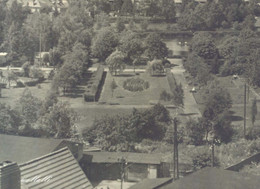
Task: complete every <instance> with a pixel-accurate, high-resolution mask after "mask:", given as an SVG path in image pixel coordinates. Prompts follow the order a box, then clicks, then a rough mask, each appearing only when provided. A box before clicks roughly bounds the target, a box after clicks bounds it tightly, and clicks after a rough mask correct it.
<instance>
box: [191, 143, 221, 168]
mask: <svg viewBox="0 0 260 189" xmlns="http://www.w3.org/2000/svg"><path fill="white" fill-rule="evenodd" d="M190 155H191V158H192V164H193V169H194V170H199V169H202V168H204V167H210V166H211V150H210V149H209V148H208V146H206V147H202V148H200V147H197V148H195V150H194V151H193V152H190ZM219 164H220V163H219V159H218V158H217V157H216V156H215V157H214V165H215V166H219Z"/></svg>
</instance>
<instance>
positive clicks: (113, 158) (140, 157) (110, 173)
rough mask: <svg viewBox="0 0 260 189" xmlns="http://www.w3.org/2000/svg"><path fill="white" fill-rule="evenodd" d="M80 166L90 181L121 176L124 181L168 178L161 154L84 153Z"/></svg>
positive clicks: (167, 168)
mask: <svg viewBox="0 0 260 189" xmlns="http://www.w3.org/2000/svg"><path fill="white" fill-rule="evenodd" d="M80 164H81V165H82V169H83V170H84V171H85V173H86V175H87V176H88V178H89V179H90V180H91V181H102V180H117V179H121V176H122V174H124V179H125V180H126V181H140V180H142V179H145V178H158V177H167V176H170V172H169V171H170V168H169V167H170V165H169V164H168V163H166V162H165V161H163V158H162V154H145V153H131V152H84V155H83V158H82V160H81V161H80ZM122 167H123V169H124V173H122Z"/></svg>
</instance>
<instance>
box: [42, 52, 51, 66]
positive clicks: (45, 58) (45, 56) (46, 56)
mask: <svg viewBox="0 0 260 189" xmlns="http://www.w3.org/2000/svg"><path fill="white" fill-rule="evenodd" d="M42 60H43V62H44V64H45V65H47V64H48V63H50V56H49V54H47V53H45V54H44V55H43V58H42Z"/></svg>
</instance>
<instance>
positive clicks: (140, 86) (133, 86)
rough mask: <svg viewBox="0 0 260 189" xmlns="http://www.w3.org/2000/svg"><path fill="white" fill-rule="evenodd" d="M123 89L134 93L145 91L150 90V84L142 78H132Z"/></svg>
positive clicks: (125, 83) (124, 84)
mask: <svg viewBox="0 0 260 189" xmlns="http://www.w3.org/2000/svg"><path fill="white" fill-rule="evenodd" d="M123 87H124V89H126V90H128V91H132V92H136V91H143V90H144V89H148V88H149V82H148V81H144V80H143V79H141V78H131V79H127V80H125V81H124V83H123Z"/></svg>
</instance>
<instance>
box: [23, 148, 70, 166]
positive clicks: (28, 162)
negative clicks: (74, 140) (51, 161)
mask: <svg viewBox="0 0 260 189" xmlns="http://www.w3.org/2000/svg"><path fill="white" fill-rule="evenodd" d="M66 150H69V148H68V147H67V146H66V147H64V148H61V149H59V150H56V151H54V152H51V153H49V154H46V155H44V156H41V157H38V158H35V159H32V160H30V161H27V162H25V163H21V164H19V167H22V166H26V165H28V164H31V163H34V162H36V161H39V160H41V159H44V158H46V157H50V156H52V155H55V154H58V153H60V152H63V151H66ZM69 152H70V150H69ZM70 153H71V152H70Z"/></svg>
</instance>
